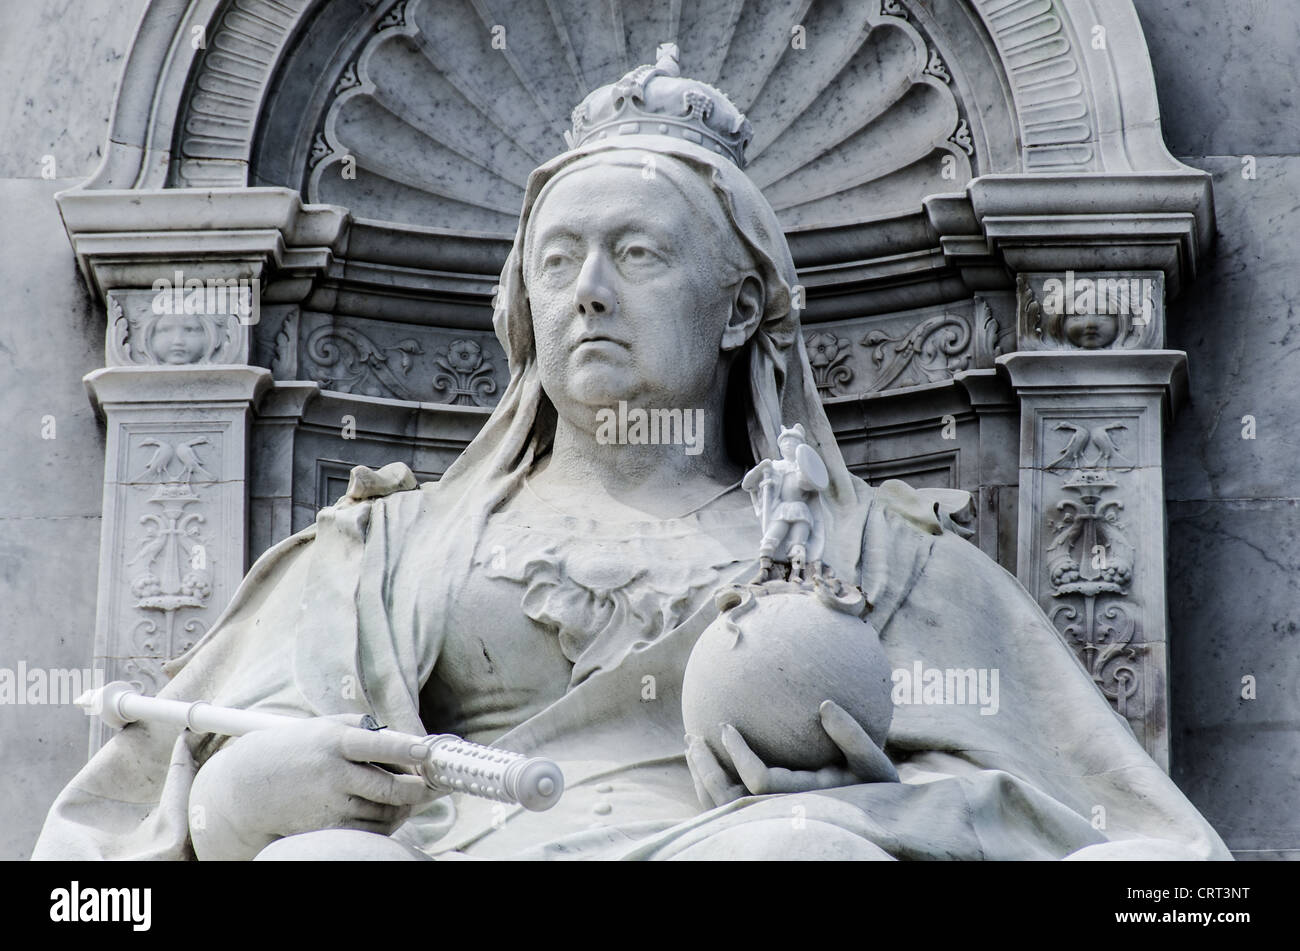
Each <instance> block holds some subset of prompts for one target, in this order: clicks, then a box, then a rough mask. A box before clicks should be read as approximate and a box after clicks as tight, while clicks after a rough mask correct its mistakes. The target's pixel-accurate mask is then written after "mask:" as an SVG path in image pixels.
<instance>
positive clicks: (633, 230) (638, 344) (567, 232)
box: [524, 165, 736, 431]
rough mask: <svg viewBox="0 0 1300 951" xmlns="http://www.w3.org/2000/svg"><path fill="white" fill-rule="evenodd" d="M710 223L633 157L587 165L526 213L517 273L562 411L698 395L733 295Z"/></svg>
mask: <svg viewBox="0 0 1300 951" xmlns="http://www.w3.org/2000/svg"><path fill="white" fill-rule="evenodd" d="M716 230H717V228H716V227H715V226H714V225H713V223H712V222H711V221H709V220H707V219H706V216H705V214H704V212H703V211H702V210H699V209H693V208H692V207H691V206H690V204H689V202H688V201H687V199H686V198H685V196H684V195H683V194H682V193H681V191H679V190H678V188H677V187H676V186H674V185H673V184H672V183H671V182H668V181H665V180H664V179H663V177H662V176H656V175H650V176H649V177H644V176H643V174H642V170H641V169H640V168H638V167H627V166H617V165H596V166H592V167H589V168H585V169H581V170H578V171H575V172H572V173H570V174H569V175H566V176H564V177H563V178H561V179H560V180H559V181H557V182H555V184H554V185H553V186H552V187H551V188H550V190H549V191H548V192H547V194H546V195H545V196H544V197H543V199H542V202H541V204H540V205H539V206H538V207H537V208H536V209H535V211H534V212H533V219H532V222H531V231H530V235H531V238H530V244H529V247H528V250H527V255H526V260H525V262H524V276H525V278H524V280H525V284H526V286H527V290H528V298H529V305H530V308H531V310H532V317H533V336H534V339H535V341H536V348H537V363H538V370H539V374H540V378H541V383H542V388H543V389H544V390H545V391H546V394H547V396H549V397H550V398H551V401H552V402H553V403H554V404H555V406H556V408H557V410H559V411H560V412H561V414H562V415H565V413H566V409H568V410H578V409H581V408H586V409H587V410H588V411H592V412H594V411H596V410H599V409H601V408H606V407H614V406H615V405H616V404H617V402H618V401H619V400H624V401H626V402H627V403H628V404H629V406H633V405H641V406H665V407H681V408H684V409H685V408H691V407H698V406H701V405H703V401H704V399H705V398H706V396H707V394H708V393H709V392H710V390H711V388H712V387H713V386H714V384H715V382H716V380H717V379H718V378H719V377H720V376H721V375H722V374H723V372H724V366H723V364H722V362H721V360H720V347H721V342H722V337H723V331H724V329H725V328H726V325H727V323H728V320H729V319H730V317H731V315H732V310H733V300H734V299H735V296H736V295H735V292H734V291H733V290H729V289H727V288H722V287H720V286H719V284H720V281H719V280H718V275H719V274H720V273H722V269H721V267H720V265H721V260H720V258H719V244H720V241H721V240H724V237H723V236H719V235H717V234H715V232H716ZM725 240H730V236H726V237H725ZM715 431H716V430H715Z"/></svg>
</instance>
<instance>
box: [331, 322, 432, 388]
mask: <svg viewBox="0 0 1300 951" xmlns="http://www.w3.org/2000/svg"><path fill="white" fill-rule="evenodd" d="M423 353H424V348H423V347H421V346H420V342H419V341H418V340H415V339H413V338H411V337H407V338H406V339H404V340H399V341H398V342H397V343H396V344H394V345H392V346H387V347H385V346H380V345H379V344H377V343H375V342H374V341H373V340H371V339H370V338H369V337H367V336H365V335H364V334H362V333H359V332H357V331H355V330H352V329H351V328H348V327H336V326H325V327H320V328H318V329H317V330H315V331H313V332H312V333H311V335H310V336H309V337H308V338H307V357H308V359H309V360H310V361H311V363H312V364H313V365H314V366H313V368H312V369H311V370H310V372H313V373H314V374H315V376H314V377H313V379H315V381H316V382H317V383H319V384H320V385H321V386H322V387H323V388H325V389H329V390H338V391H340V392H343V393H360V394H361V395H363V396H388V397H397V398H398V399H406V400H417V399H419V397H418V396H417V395H416V394H415V393H413V392H412V390H411V389H410V387H409V386H408V385H407V381H406V375H407V374H408V373H409V372H410V370H411V357H412V355H415V354H423ZM394 360H396V366H395V367H394V364H393V361H394Z"/></svg>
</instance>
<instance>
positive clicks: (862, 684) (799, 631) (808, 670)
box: [682, 590, 894, 770]
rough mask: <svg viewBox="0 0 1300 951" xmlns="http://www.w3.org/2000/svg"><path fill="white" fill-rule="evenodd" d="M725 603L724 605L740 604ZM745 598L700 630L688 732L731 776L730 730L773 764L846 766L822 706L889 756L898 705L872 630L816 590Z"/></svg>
mask: <svg viewBox="0 0 1300 951" xmlns="http://www.w3.org/2000/svg"><path fill="white" fill-rule="evenodd" d="M751 597H752V595H751ZM722 598H723V600H721V601H720V604H725V603H727V599H728V598H730V602H731V603H732V604H733V605H734V603H735V601H736V600H737V597H736V596H734V595H730V594H724V595H723V596H722ZM740 600H741V603H740V605H739V607H735V606H732V607H730V608H728V609H726V610H724V611H723V612H722V613H721V614H719V615H718V617H717V618H716V619H715V620H714V621H713V623H712V624H710V625H709V626H708V627H707V628H706V629H705V630H704V633H703V634H701V635H700V639H699V640H698V641H697V642H696V644H695V648H694V650H692V652H691V656H690V659H689V660H688V661H687V664H686V672H685V675H684V677H683V681H682V719H683V721H684V724H685V726H686V731H687V732H688V733H691V734H693V735H695V736H699V737H701V738H702V739H704V741H705V742H706V743H707V744H708V746H709V748H710V749H711V750H712V751H713V754H714V756H716V757H717V758H718V761H719V762H720V763H723V764H724V765H726V766H727V767H728V768H729V769H730V764H731V757H730V756H729V755H728V754H727V752H726V749H725V747H723V745H722V733H721V727H722V724H724V723H730V724H731V725H732V726H734V727H735V728H736V729H737V730H739V731H740V734H741V736H743V737H744V738H745V742H746V743H748V744H749V746H750V749H752V750H753V751H754V752H755V753H756V754H757V755H758V756H759V757H760V758H761V759H762V760H763V762H764V763H766V764H767V765H768V766H784V767H785V768H787V769H807V770H815V769H821V768H823V767H825V766H831V765H837V764H841V765H842V764H843V762H844V757H843V754H842V753H841V752H840V750H839V747H837V746H836V745H835V743H834V742H833V741H832V740H831V738H830V737H829V736H827V735H826V731H825V729H824V728H823V727H822V723H821V717H820V715H819V714H818V709H819V707H820V706H821V704H822V701H824V700H833V701H834V702H835V703H837V704H839V705H840V706H841V707H843V708H844V710H845V711H846V712H847V713H848V714H849V715H850V716H852V717H853V718H854V719H855V720H857V722H858V723H860V724H862V726H863V728H864V729H865V730H866V731H867V734H868V735H869V736H870V737H871V739H872V740H873V741H874V742H875V744H876V745H877V746H878V747H881V748H883V744H884V742H885V737H886V736H887V734H888V733H889V725H890V723H891V722H892V721H893V717H894V706H893V701H892V699H891V698H890V687H891V681H890V673H891V668H890V665H889V661H888V659H887V658H886V657H885V652H884V649H883V648H882V647H881V645H880V636H879V634H878V633H877V631H876V629H875V627H874V626H873V625H871V624H870V623H869V622H867V621H865V620H863V619H862V618H860V617H857V616H855V615H853V614H850V613H847V612H845V611H842V610H838V609H836V608H833V607H830V606H828V605H826V604H825V603H823V602H822V601H821V600H820V599H819V598H818V597H817V596H816V595H815V594H814V593H813V592H811V591H806V590H795V591H784V592H780V593H774V594H763V595H761V596H758V597H753V598H752V602H748V599H744V598H743V596H742V597H741V598H740ZM747 602H748V603H747Z"/></svg>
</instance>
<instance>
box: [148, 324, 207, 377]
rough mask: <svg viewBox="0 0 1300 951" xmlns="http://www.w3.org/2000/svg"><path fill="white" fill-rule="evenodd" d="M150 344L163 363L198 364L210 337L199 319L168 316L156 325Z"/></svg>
mask: <svg viewBox="0 0 1300 951" xmlns="http://www.w3.org/2000/svg"><path fill="white" fill-rule="evenodd" d="M150 344H151V345H152V347H153V352H154V356H156V357H157V358H158V360H159V362H161V363H167V364H171V365H181V364H186V363H197V362H198V361H199V360H200V359H202V357H203V352H204V351H205V350H206V349H207V346H208V335H207V332H206V331H205V330H204V328H203V322H202V321H201V320H199V318H197V317H193V316H181V315H166V316H163V317H159V318H158V322H157V323H156V324H154V329H153V335H152V336H151V337H150Z"/></svg>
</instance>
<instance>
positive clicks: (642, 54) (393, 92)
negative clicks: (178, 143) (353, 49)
mask: <svg viewBox="0 0 1300 951" xmlns="http://www.w3.org/2000/svg"><path fill="white" fill-rule="evenodd" d="M889 6H890V4H888V3H886V4H884V7H883V8H882V5H881V4H880V3H879V2H878V0H813V2H811V3H810V2H809V0H769V2H760V0H700V2H691V3H682V2H680V0H637V2H630V0H547V2H545V3H543V2H528V3H505V2H502V0H438V2H433V0H410V2H409V3H408V4H407V5H406V6H405V7H404V8H402V9H401V11H400V16H396V17H390V18H389V22H387V23H381V24H380V25H379V28H378V29H377V30H376V32H375V33H374V35H373V36H372V38H371V39H370V41H369V42H368V43H367V44H366V46H365V48H364V49H363V51H362V52H361V54H360V56H359V57H358V58H357V59H356V60H355V61H354V62H353V63H350V64H349V65H348V66H347V68H346V69H345V71H344V74H343V76H342V77H341V78H340V79H339V81H338V83H337V84H336V87H335V90H334V98H333V101H332V102H331V104H330V105H329V107H328V109H327V112H326V118H325V122H324V126H323V129H322V131H321V133H320V135H319V136H318V139H317V143H316V147H315V148H314V149H313V150H312V155H311V159H310V168H309V169H308V174H307V181H308V188H307V191H308V198H309V199H310V200H312V201H318V202H328V203H336V204H340V205H345V206H347V207H348V208H349V209H350V210H351V211H352V213H353V214H354V215H356V216H358V217H363V218H370V219H378V220H383V221H391V222H397V223H403V224H410V225H419V226H434V227H439V228H446V229H450V230H453V231H459V232H474V233H484V234H500V235H507V234H510V233H512V232H513V230H514V227H515V224H516V223H517V220H518V215H519V209H520V206H521V203H522V200H523V193H524V185H525V182H526V181H527V178H528V174H529V172H531V171H532V170H533V169H534V168H536V167H537V166H538V165H540V164H542V163H543V162H545V161H547V160H548V159H550V158H552V157H554V156H555V155H556V154H557V153H559V152H561V151H563V150H564V148H565V141H564V133H565V131H566V130H567V129H569V127H570V120H571V115H572V112H573V109H574V107H575V106H576V105H577V104H578V103H580V102H581V101H582V100H583V99H584V97H586V96H587V94H588V93H589V92H591V90H593V89H595V88H596V87H598V86H600V85H603V84H606V83H612V82H614V81H616V80H617V79H619V77H621V76H622V75H624V74H625V73H626V72H628V71H629V70H630V69H632V68H634V67H635V66H637V65H639V64H641V63H647V62H652V61H653V60H654V57H655V53H656V49H657V48H658V46H659V44H661V43H664V42H672V43H675V44H676V45H677V47H678V49H679V50H680V63H681V72H682V74H683V75H684V76H689V77H692V78H696V79H699V80H702V81H704V82H707V83H711V84H713V85H715V86H717V87H718V88H719V89H721V90H722V91H723V92H725V93H726V94H727V95H728V96H729V97H730V98H731V100H732V101H733V102H734V103H735V104H736V106H737V107H738V108H739V109H740V110H741V111H743V112H744V113H745V114H746V115H747V116H748V118H749V120H750V122H751V123H752V126H753V139H752V141H751V142H750V143H749V146H748V149H747V155H748V159H749V165H748V167H747V168H746V172H747V173H748V174H749V175H750V177H751V178H752V179H753V180H754V182H755V183H756V184H757V185H758V186H759V187H760V188H762V190H763V192H764V194H765V195H766V197H767V198H768V200H769V201H770V202H771V204H772V206H773V207H774V208H775V210H776V212H777V215H778V217H779V219H780V221H781V224H782V226H783V227H784V228H786V229H787V230H791V229H802V228H806V227H825V226H833V225H837V224H847V223H851V222H857V221H863V220H865V219H869V218H876V217H881V216H887V215H891V214H897V213H899V212H910V211H915V210H917V209H918V208H919V207H920V202H921V199H922V198H923V197H925V196H926V195H928V194H933V193H935V192H942V191H953V190H957V189H959V188H960V187H961V186H962V185H963V184H964V183H965V182H966V181H967V180H968V179H969V178H970V176H971V174H972V161H973V158H972V154H973V153H972V150H971V149H970V144H969V143H970V136H969V129H968V127H967V125H966V120H965V119H964V118H963V117H962V115H961V113H960V109H959V104H958V100H957V97H956V95H955V93H954V90H953V86H952V77H951V76H950V75H949V73H948V71H947V69H946V67H945V66H944V64H943V63H942V61H941V60H940V59H939V58H938V54H937V53H935V51H934V50H933V49H932V48H931V47H929V46H928V45H927V42H926V40H925V38H924V37H923V36H922V35H921V34H920V33H919V32H918V30H917V29H916V27H915V26H914V25H913V24H912V23H911V22H910V21H909V20H908V19H907V17H906V16H905V15H888V14H886V13H883V12H882V9H887V8H889ZM345 160H351V161H354V162H355V169H354V172H353V174H355V178H351V177H345V176H344V175H341V174H340V168H339V165H340V163H342V162H344V161H345Z"/></svg>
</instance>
